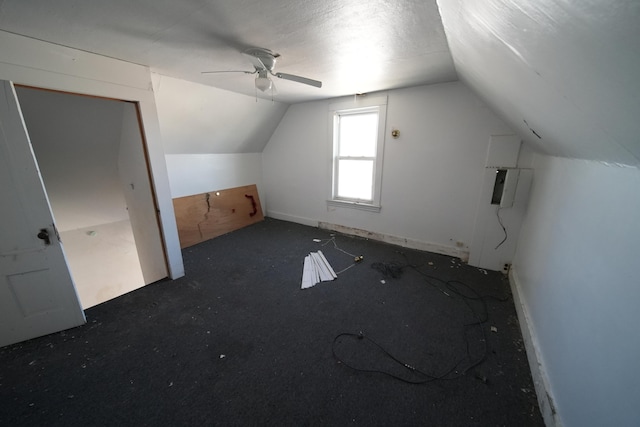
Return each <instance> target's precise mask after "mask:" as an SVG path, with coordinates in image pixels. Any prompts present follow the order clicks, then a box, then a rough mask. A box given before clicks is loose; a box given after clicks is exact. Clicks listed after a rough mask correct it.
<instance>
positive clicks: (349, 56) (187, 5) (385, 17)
mask: <svg viewBox="0 0 640 427" xmlns="http://www.w3.org/2000/svg"><path fill="white" fill-rule="evenodd" d="M0 30H4V31H7V32H12V33H16V34H20V35H23V36H27V37H32V38H36V39H40V40H44V41H48V42H52V43H56V44H60V45H64V46H68V47H73V48H76V49H80V50H84V51H89V52H93V53H97V54H100V55H105V56H109V57H113V58H118V59H122V60H125V61H129V62H134V63H137V64H142V65H146V66H149V67H150V68H151V69H152V71H154V72H156V73H159V74H162V75H166V76H170V77H176V78H180V79H183V80H188V81H191V82H198V83H202V84H205V85H210V86H214V87H217V88H221V89H226V90H230V91H233V92H237V93H243V94H246V95H250V96H255V95H256V91H255V88H254V81H253V79H254V76H250V75H246V74H243V73H225V74H212V75H202V74H201V72H202V71H207V70H250V71H252V70H253V67H252V66H251V64H250V62H249V60H248V59H247V58H246V57H245V56H244V55H242V52H243V51H244V50H245V49H246V48H248V47H263V48H268V49H271V50H273V51H275V52H277V53H279V54H280V55H281V57H280V58H279V59H278V63H277V65H276V71H280V72H283V73H289V74H296V75H300V76H304V77H309V78H312V79H316V80H321V81H322V82H323V86H322V88H320V89H318V88H315V87H310V86H306V85H302V84H300V83H295V82H291V81H286V80H280V79H275V80H276V81H275V83H276V85H277V89H278V93H277V94H276V96H275V99H276V100H277V101H280V102H285V103H294V102H301V101H308V100H312V99H323V98H332V97H336V96H342V95H352V94H354V93H358V92H373V91H379V90H386V89H392V88H399V87H407V86H415V85H422V84H430V83H439V82H448V81H455V80H457V76H456V73H455V69H454V67H453V61H452V59H451V55H450V53H449V49H448V46H447V40H446V37H445V34H444V30H443V27H442V22H441V20H440V15H439V13H438V8H437V5H436V2H435V0H428V1H427V0H402V1H396V0H358V1H355V0H354V1H344V0H297V1H291V0H179V1H177V0H172V1H171V0H135V1H131V0H109V1H104V0H56V1H50V0H29V1H23V0H4V1H1V0H0ZM0 57H1V53H0ZM258 95H259V96H263V97H265V98H270V97H271V94H262V93H258Z"/></svg>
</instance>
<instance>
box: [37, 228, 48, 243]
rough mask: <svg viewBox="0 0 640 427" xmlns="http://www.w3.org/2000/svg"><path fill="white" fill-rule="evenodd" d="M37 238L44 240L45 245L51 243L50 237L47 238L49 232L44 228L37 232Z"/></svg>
mask: <svg viewBox="0 0 640 427" xmlns="http://www.w3.org/2000/svg"><path fill="white" fill-rule="evenodd" d="M38 239H40V240H44V244H45V245H50V244H51V239H50V238H49V232H48V231H47V229H46V228H43V229H41V230H40V232H39V233H38Z"/></svg>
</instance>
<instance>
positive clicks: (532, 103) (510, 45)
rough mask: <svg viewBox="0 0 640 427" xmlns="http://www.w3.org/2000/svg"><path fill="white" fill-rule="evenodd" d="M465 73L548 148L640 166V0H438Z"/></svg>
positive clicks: (477, 89) (451, 44)
mask: <svg viewBox="0 0 640 427" xmlns="http://www.w3.org/2000/svg"><path fill="white" fill-rule="evenodd" d="M438 5H439V8H440V13H441V15H442V21H443V24H444V28H445V33H446V35H447V38H448V41H449V47H450V49H451V53H452V56H453V60H454V63H455V67H456V70H457V72H458V75H459V77H460V79H461V80H463V81H464V82H466V83H467V84H468V85H469V86H470V87H471V88H472V89H473V90H474V91H475V92H476V93H477V94H478V95H479V96H480V97H481V98H483V99H484V100H485V101H486V102H487V103H488V104H490V105H491V106H492V107H493V109H494V110H495V111H496V112H498V113H499V114H500V115H501V116H502V117H503V118H504V119H506V120H507V121H508V123H509V124H510V125H511V126H512V127H513V129H514V130H518V131H519V133H520V135H522V136H523V137H524V138H525V140H526V141H527V142H529V143H531V144H533V145H534V146H536V147H538V148H539V149H540V150H542V151H543V152H546V153H549V154H552V155H557V156H564V157H574V158H581V159H590V160H600V161H604V162H611V163H619V164H625V165H633V166H638V165H640V2H639V1H637V0H609V1H604V0H600V1H598V0H536V1H531V0H483V1H477V0H438Z"/></svg>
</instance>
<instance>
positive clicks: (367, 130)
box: [339, 113, 378, 157]
mask: <svg viewBox="0 0 640 427" xmlns="http://www.w3.org/2000/svg"><path fill="white" fill-rule="evenodd" d="M339 132H340V140H339V141H340V152H339V155H340V156H343V157H359V156H362V157H375V155H376V141H377V139H378V113H362V114H346V115H342V116H340V129H339Z"/></svg>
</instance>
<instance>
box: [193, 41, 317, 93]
mask: <svg viewBox="0 0 640 427" xmlns="http://www.w3.org/2000/svg"><path fill="white" fill-rule="evenodd" d="M243 53H244V54H245V55H246V56H247V58H248V59H249V61H251V63H252V64H253V68H254V70H253V71H244V70H232V71H203V72H202V74H216V73H245V74H257V76H256V79H255V85H256V89H259V90H261V91H262V92H266V91H268V90H269V89H271V90H272V91H273V90H274V89H275V85H274V84H273V81H272V80H271V79H270V78H269V75H272V76H275V77H278V78H280V79H284V80H291V81H294V82H298V83H302V84H306V85H309V86H314V87H318V88H320V87H322V82H320V81H318V80H313V79H309V78H306V77H300V76H296V75H294V74H287V73H279V72H274V71H273V68H274V67H275V65H276V59H277V58H279V57H280V54H278V53H275V52H272V51H270V50H269V49H264V48H261V47H251V48H249V49H246V50H245V51H244V52H243Z"/></svg>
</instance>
